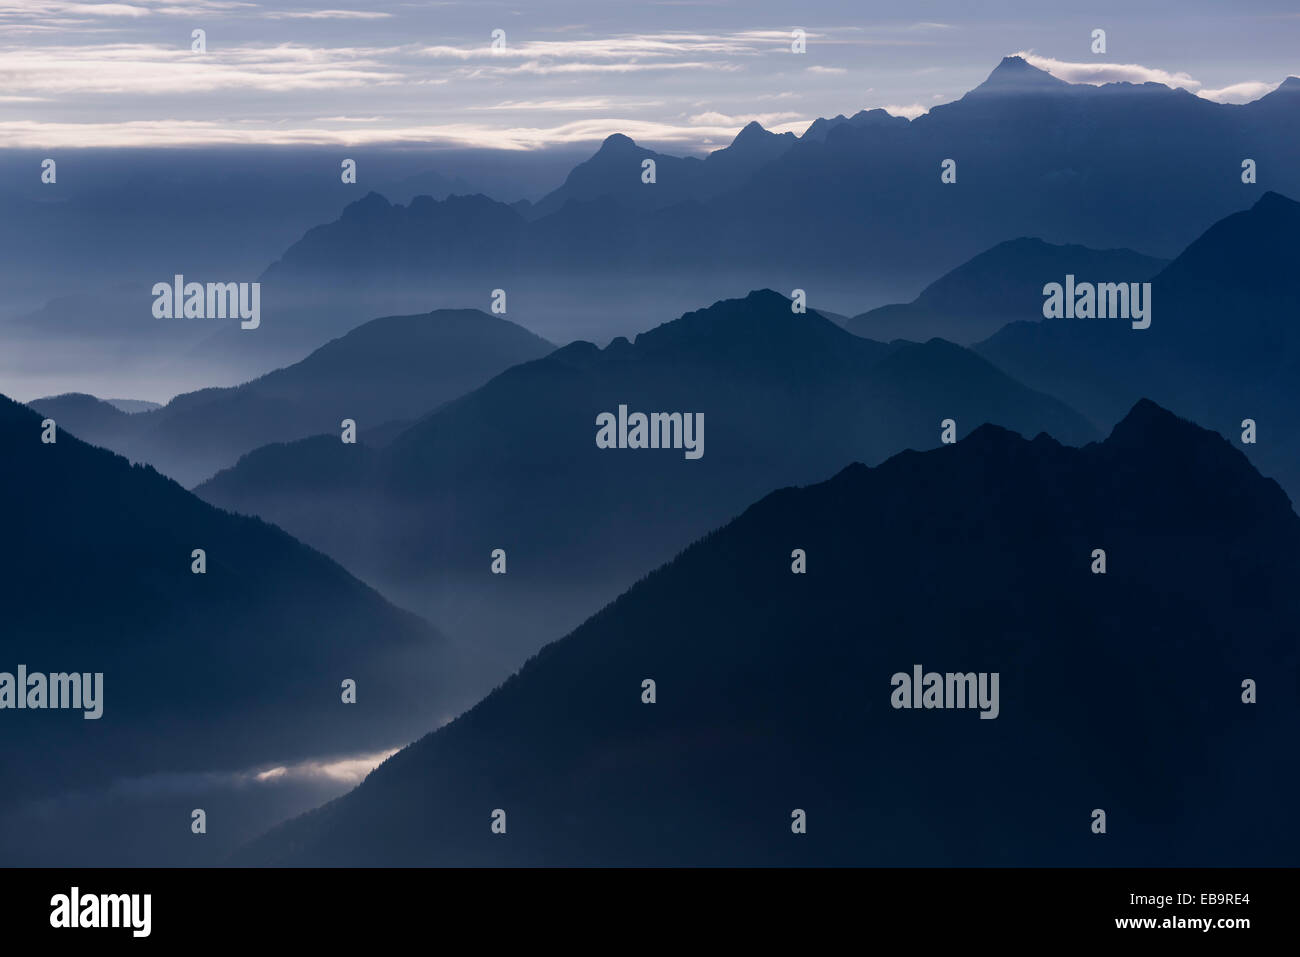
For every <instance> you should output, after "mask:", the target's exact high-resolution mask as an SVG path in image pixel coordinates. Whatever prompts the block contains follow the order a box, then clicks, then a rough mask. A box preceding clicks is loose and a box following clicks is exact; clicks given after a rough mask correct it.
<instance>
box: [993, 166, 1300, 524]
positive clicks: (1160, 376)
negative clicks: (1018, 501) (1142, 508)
mask: <svg viewBox="0 0 1300 957" xmlns="http://www.w3.org/2000/svg"><path fill="white" fill-rule="evenodd" d="M1298 253H1300V203H1296V202H1295V201H1293V200H1291V199H1288V198H1287V197H1285V196H1282V195H1280V194H1279V193H1276V192H1266V193H1265V194H1264V195H1263V196H1262V197H1260V199H1259V200H1258V201H1257V202H1255V204H1254V205H1253V206H1251V207H1250V208H1249V209H1247V210H1243V211H1242V212H1238V213H1234V214H1232V215H1231V216H1228V217H1226V218H1224V219H1222V220H1221V221H1219V222H1217V223H1215V224H1214V225H1213V226H1212V227H1210V228H1209V229H1208V230H1206V232H1205V234H1204V235H1203V236H1201V237H1200V238H1199V239H1197V240H1196V241H1195V242H1193V243H1192V244H1191V245H1189V246H1188V247H1187V249H1185V250H1184V251H1183V252H1182V253H1181V254H1180V255H1179V256H1178V257H1177V258H1176V259H1175V260H1174V261H1173V262H1172V263H1170V264H1169V265H1168V266H1166V267H1165V268H1164V269H1163V270H1162V271H1161V272H1160V273H1159V274H1158V275H1156V276H1155V277H1154V278H1153V279H1152V280H1151V297H1150V300H1151V302H1150V305H1151V325H1150V328H1147V329H1134V328H1132V325H1131V323H1130V322H1128V321H1124V320H1122V319H1079V318H1061V319H1037V318H1036V321H1032V322H1017V323H1013V324H1011V325H1008V326H1007V327H1006V328H1004V329H1002V330H1001V331H1000V332H998V333H997V334H996V335H994V336H992V337H991V338H989V339H987V340H986V341H984V342H982V343H980V344H979V345H978V346H976V347H975V348H976V350H977V351H978V352H979V353H980V354H981V355H984V356H985V357H987V358H988V359H989V360H990V361H991V362H993V363H995V364H996V365H997V366H998V367H999V368H1001V369H1004V370H1005V371H1007V372H1008V373H1010V374H1011V375H1013V376H1015V377H1016V378H1017V379H1019V380H1021V381H1023V382H1025V383H1027V384H1029V385H1030V386H1031V387H1033V388H1038V389H1043V390H1044V391H1048V392H1050V393H1051V394H1052V395H1055V396H1059V397H1060V398H1061V399H1063V400H1064V401H1066V402H1068V403H1069V404H1070V405H1071V406H1072V407H1074V408H1076V409H1079V410H1080V411H1082V412H1083V413H1085V414H1086V415H1087V416H1089V418H1090V419H1091V420H1092V421H1093V422H1095V423H1097V424H1099V425H1104V424H1105V423H1108V422H1114V421H1115V420H1116V419H1118V418H1119V416H1121V415H1122V414H1123V412H1124V409H1125V408H1127V407H1128V406H1129V405H1130V404H1131V403H1133V402H1135V401H1136V400H1137V399H1138V398H1139V397H1141V396H1150V397H1152V398H1153V399H1155V400H1156V401H1158V402H1160V403H1161V404H1163V405H1165V406H1167V407H1168V408H1172V409H1175V410H1176V411H1178V412H1179V413H1180V414H1183V415H1187V416H1190V417H1192V418H1194V419H1195V420H1196V421H1198V422H1201V423H1203V424H1205V425H1207V426H1211V427H1213V428H1215V429H1217V430H1218V431H1220V432H1221V433H1222V434H1223V435H1225V436H1227V437H1228V438H1230V439H1231V440H1232V441H1233V442H1234V443H1236V444H1239V445H1240V447H1241V448H1243V450H1244V451H1246V452H1247V453H1248V454H1249V455H1250V456H1251V458H1252V460H1253V461H1254V462H1255V463H1256V464H1257V466H1258V467H1259V469H1260V471H1262V472H1263V473H1264V474H1265V475H1268V476H1270V477H1274V478H1277V479H1278V481H1280V482H1281V483H1282V485H1283V487H1284V488H1286V489H1287V491H1288V492H1289V494H1290V495H1291V497H1292V499H1293V500H1300V455H1297V451H1296V450H1297V449H1300V332H1298V331H1297V326H1296V321H1295V317H1296V316H1300V290H1297V287H1296V284H1295V281H1294V279H1293V278H1292V273H1293V272H1294V265H1295V262H1296V260H1297V254H1298ZM1048 278H1049V279H1054V281H1056V282H1058V283H1059V282H1063V281H1064V275H1058V276H1055V277H1048ZM1122 279H1123V276H1122V274H1117V273H1110V274H1103V273H1096V274H1085V273H1080V274H1079V275H1078V276H1077V281H1078V282H1081V283H1082V282H1084V281H1092V282H1097V281H1115V280H1122ZM1036 298H1037V302H1038V304H1039V307H1040V308H1041V303H1042V302H1043V296H1042V295H1041V290H1040V295H1039V296H1038V297H1036ZM1040 315H1041V314H1040ZM1247 419H1250V420H1252V421H1253V422H1254V423H1255V426H1256V427H1255V429H1254V438H1255V439H1256V441H1255V442H1254V443H1253V444H1249V443H1247V444H1241V443H1242V436H1243V433H1244V432H1245V431H1246V430H1247V426H1246V425H1243V423H1244V422H1245V420H1247Z"/></svg>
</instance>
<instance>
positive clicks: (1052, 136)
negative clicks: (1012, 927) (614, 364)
mask: <svg viewBox="0 0 1300 957" xmlns="http://www.w3.org/2000/svg"><path fill="white" fill-rule="evenodd" d="M1298 112H1300V78H1295V77H1292V78H1289V79H1288V80H1286V81H1285V82H1284V83H1282V84H1281V85H1280V86H1279V87H1278V88H1277V89H1276V90H1274V91H1273V92H1271V93H1269V94H1267V95H1265V96H1263V97H1261V98H1260V99H1258V100H1256V101H1254V102H1251V103H1248V104H1244V105H1232V104H1222V103H1216V102H1212V101H1210V100H1207V99H1205V98H1203V97H1198V96H1195V95H1193V94H1191V93H1189V92H1187V91H1186V90H1182V89H1173V88H1170V87H1167V86H1164V85H1161V84H1157V83H1144V84H1131V83H1107V84H1103V85H1100V86H1094V85H1091V84H1071V83H1066V82H1064V81H1061V80H1058V79H1056V78H1055V77H1053V76H1051V75H1050V74H1048V73H1046V72H1045V71H1043V70H1040V69H1037V68H1036V67H1034V66H1031V65H1030V64H1029V63H1028V62H1027V61H1026V60H1025V59H1023V58H1022V57H1019V56H1014V57H1007V58H1005V59H1004V60H1003V61H1002V62H1001V63H1000V64H999V65H998V66H997V68H996V69H994V70H993V72H992V73H991V74H990V76H989V77H988V79H987V80H986V81H985V82H984V83H982V84H981V85H979V86H978V87H976V88H975V89H973V90H971V91H970V92H969V93H967V94H966V95H965V96H963V97H961V98H960V99H958V100H956V101H954V102H951V103H945V104H941V105H938V106H935V107H933V108H932V109H931V110H930V111H929V112H927V113H926V114H924V115H922V116H919V117H917V118H916V119H914V120H911V121H908V120H905V119H902V118H898V117H891V116H889V115H888V114H885V113H883V112H882V111H868V112H866V113H862V114H858V115H857V116H855V117H852V118H842V117H840V118H836V120H834V121H819V122H818V123H815V124H813V126H812V127H810V128H809V130H808V131H806V132H805V134H804V135H803V136H802V137H794V136H792V135H777V134H773V133H770V132H768V131H765V130H762V129H761V128H760V127H757V126H755V125H753V124H751V125H750V126H747V127H746V128H745V129H744V130H742V132H741V134H740V135H739V136H738V137H737V138H736V140H735V142H733V143H732V144H731V145H730V146H729V147H727V148H726V149H725V150H720V151H718V152H716V153H713V154H711V155H710V156H709V157H707V158H706V159H692V158H676V157H671V156H665V155H662V154H659V153H656V152H654V151H651V150H648V149H646V148H644V147H640V146H638V145H637V144H635V143H634V142H633V141H632V140H630V139H629V138H628V137H626V136H624V135H622V134H614V135H612V136H610V137H609V138H608V139H606V140H605V142H604V143H603V144H602V145H601V147H600V149H599V150H598V151H597V152H596V154H595V155H594V156H593V157H592V158H591V159H589V160H588V161H586V162H585V163H582V164H579V166H577V167H576V168H575V169H574V170H573V172H572V173H571V174H570V176H569V177H568V179H567V180H566V181H565V183H563V184H562V185H561V186H560V187H559V188H558V189H557V190H555V191H554V192H552V193H551V194H549V195H548V196H546V197H544V198H542V199H541V200H540V201H539V202H538V203H536V204H535V205H534V206H532V207H530V208H528V209H520V208H515V207H512V206H508V205H505V204H503V203H500V202H496V201H494V200H492V199H490V198H489V197H487V196H483V195H477V196H459V197H457V196H453V197H449V198H448V199H446V200H444V201H441V202H438V201H435V200H433V199H431V198H416V199H415V200H413V201H412V202H411V203H410V204H409V205H407V206H398V205H393V204H392V203H390V202H389V201H388V200H386V199H384V198H383V197H382V196H381V195H379V194H377V193H376V194H372V195H369V196H366V197H365V198H364V199H361V200H359V201H358V202H356V203H354V204H353V205H352V206H351V207H349V208H348V210H346V211H345V212H344V214H343V216H341V217H340V218H339V219H338V220H337V221H335V222H333V223H329V224H326V225H322V226H319V227H317V228H315V229H313V230H311V231H309V232H308V233H307V234H306V235H305V236H304V237H303V239H302V240H300V241H299V242H298V243H295V244H294V245H293V246H291V247H290V248H288V249H287V250H286V251H285V252H284V254H283V256H281V257H280V259H279V260H278V261H277V262H275V263H274V264H272V265H271V266H270V268H268V269H267V271H266V272H265V274H264V275H263V277H262V281H263V282H264V283H265V285H266V287H267V293H266V294H267V302H268V303H274V305H273V306H268V310H271V311H273V312H274V314H275V315H278V316H280V317H281V319H280V322H281V323H282V324H283V325H284V326H286V327H293V326H296V325H299V324H301V323H306V322H315V323H317V324H318V325H319V324H321V323H324V322H326V321H328V317H329V316H331V315H334V314H335V313H337V312H339V311H344V312H346V311H347V310H348V309H350V308H351V305H350V304H351V302H353V301H354V300H355V299H356V298H365V297H375V296H381V297H384V302H385V305H384V307H383V308H385V309H390V308H391V309H393V310H394V311H396V310H398V309H400V308H402V307H401V305H400V304H401V303H403V302H407V301H427V300H428V297H429V296H430V295H431V294H433V293H434V292H435V291H436V290H441V291H442V292H443V294H444V295H446V294H448V293H450V294H451V295H454V296H457V297H463V298H464V300H465V301H466V302H467V303H473V304H477V303H480V302H482V301H485V299H486V297H487V295H488V292H489V290H491V289H493V288H505V289H507V290H509V291H510V292H512V293H518V297H517V301H518V302H519V304H520V307H521V308H526V309H528V310H529V312H527V313H521V315H524V316H525V320H524V321H526V322H527V323H528V324H529V325H530V326H531V327H532V328H535V329H538V330H539V331H541V332H544V333H546V334H548V335H550V337H551V338H571V337H572V335H571V334H567V333H566V334H565V335H562V336H557V334H554V333H551V332H549V331H548V330H550V329H552V328H558V327H559V326H560V324H562V323H568V324H569V325H568V326H566V328H572V325H573V324H574V323H584V324H586V325H588V326H592V325H594V324H595V322H596V314H594V313H593V312H592V310H596V311H597V313H598V312H599V311H600V310H601V308H602V305H603V303H605V302H608V301H610V297H611V296H613V295H616V294H617V293H616V292H615V291H614V290H622V296H621V297H620V298H621V300H622V302H623V304H624V308H623V309H621V310H620V313H621V315H620V319H621V321H622V323H623V325H619V326H617V327H613V328H611V327H610V326H609V323H610V321H611V318H612V317H610V316H608V315H604V316H603V318H604V321H605V325H606V328H609V329H610V334H619V333H622V334H630V333H631V332H633V331H635V330H636V329H637V328H644V325H645V323H646V320H647V318H648V315H649V314H650V313H652V312H653V311H655V310H658V311H660V312H662V311H663V310H664V309H665V308H668V307H669V304H670V303H677V302H680V298H676V297H679V296H681V295H688V296H692V297H694V299H695V301H699V300H700V299H701V298H705V294H706V291H707V290H709V289H716V286H715V285H712V284H711V280H710V277H725V279H726V281H728V282H730V283H731V284H732V288H735V286H736V285H738V284H743V286H744V287H746V288H754V287H756V286H761V285H768V286H772V287H774V288H779V289H782V290H786V291H788V290H792V289H794V288H803V289H806V290H809V294H810V297H811V301H814V302H815V303H816V304H819V305H823V306H825V307H827V308H831V309H835V310H837V311H841V312H843V311H845V306H846V304H847V302H848V300H849V299H850V297H853V298H856V299H857V301H858V302H859V303H860V304H861V305H864V306H874V305H876V304H884V303H887V302H890V301H898V299H897V297H898V295H899V294H900V293H903V292H905V291H906V290H909V289H910V290H911V292H912V294H914V293H915V290H916V289H918V288H920V287H921V286H922V285H924V284H925V283H927V282H930V281H932V280H933V279H934V278H935V277H936V276H938V275H942V274H943V273H944V272H947V271H949V270H951V269H953V268H955V267H957V266H958V265H960V264H961V263H963V262H965V261H967V260H969V259H971V257H973V256H975V255H977V254H978V253H980V252H981V251H982V250H986V249H988V248H990V247H992V246H994V245H995V244H997V243H1000V242H1003V241H1006V240H1007V239H1009V238H1011V237H1015V236H1036V237H1039V238H1041V239H1042V240H1043V241H1044V242H1047V243H1052V244H1064V243H1074V244H1081V245H1084V246H1088V247H1092V248H1101V249H1111V248H1115V247H1121V248H1126V249H1133V250H1139V251H1141V252H1142V253H1143V254H1145V255H1148V256H1155V257H1165V256H1172V255H1174V254H1175V253H1176V252H1177V251H1178V250H1179V249H1181V248H1183V247H1184V246H1186V245H1187V244H1188V243H1189V242H1191V241H1192V240H1193V239H1194V238H1195V237H1196V236H1197V235H1198V234H1199V232H1200V231H1201V229H1203V227H1204V223H1205V222H1207V221H1213V220H1216V219H1218V218H1221V217H1223V216H1226V215H1228V214H1230V213H1231V212H1233V211H1235V210H1236V209H1238V208H1240V206H1241V205H1242V204H1243V198H1244V197H1246V196H1249V195H1250V193H1251V191H1252V190H1256V189H1259V188H1261V187H1257V186H1251V185H1246V184H1243V182H1242V163H1243V160H1244V159H1247V158H1249V159H1253V160H1254V161H1255V162H1256V165H1257V171H1258V177H1259V183H1261V184H1264V188H1271V189H1274V190H1279V191H1282V192H1291V193H1296V192H1297V191H1300V171H1297V170H1296V167H1295V164H1294V163H1293V162H1291V157H1292V156H1294V155H1295V154H1296V152H1297V151H1298V150H1300V132H1298V131H1300V124H1297V123H1295V122H1294V118H1295V117H1296V115H1297V113H1298ZM1117 144H1118V145H1119V148H1117ZM1135 157H1137V158H1142V159H1134V158H1135ZM1163 157H1168V159H1167V160H1166V159H1162V158H1163ZM1175 158H1176V159H1175ZM647 159H651V160H654V162H655V163H656V170H657V175H656V179H655V182H654V183H653V184H649V183H645V182H643V181H642V173H643V166H642V164H643V162H644V161H645V160H647ZM948 159H951V160H954V161H955V163H956V181H955V182H952V183H944V182H942V181H941V179H940V174H941V172H942V169H941V164H942V163H943V161H945V160H948ZM1097 197H1104V199H1101V200H1098V199H1097ZM812 224H815V226H814V225H812ZM665 275H670V276H672V277H673V283H671V284H669V285H667V288H662V289H661V290H660V291H659V292H658V293H657V294H656V293H655V292H654V285H653V284H652V282H651V280H652V279H653V278H658V277H663V276H665ZM593 284H597V285H593ZM662 285H664V284H662V283H661V286H662ZM708 298H716V296H710V297H708ZM860 308H861V306H860ZM986 331H991V330H986ZM592 338H594V337H592Z"/></svg>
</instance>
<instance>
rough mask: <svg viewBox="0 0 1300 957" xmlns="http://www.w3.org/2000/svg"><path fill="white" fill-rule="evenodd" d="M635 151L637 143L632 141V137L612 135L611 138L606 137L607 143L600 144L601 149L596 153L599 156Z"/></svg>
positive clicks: (619, 134) (620, 134) (618, 134)
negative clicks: (601, 154)
mask: <svg viewBox="0 0 1300 957" xmlns="http://www.w3.org/2000/svg"><path fill="white" fill-rule="evenodd" d="M634 149H636V141H635V140H634V139H632V137H630V136H625V135H624V134H622V133H611V134H609V136H607V137H605V141H604V142H603V143H601V144H600V149H599V150H597V151H596V152H597V154H600V153H613V152H618V153H622V152H625V151H627V150H634Z"/></svg>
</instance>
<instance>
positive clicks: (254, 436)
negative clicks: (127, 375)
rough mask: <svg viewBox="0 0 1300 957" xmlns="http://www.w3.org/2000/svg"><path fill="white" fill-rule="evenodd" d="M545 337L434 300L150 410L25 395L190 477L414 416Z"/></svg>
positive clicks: (62, 418)
mask: <svg viewBox="0 0 1300 957" xmlns="http://www.w3.org/2000/svg"><path fill="white" fill-rule="evenodd" d="M553 348H554V346H552V345H551V344H550V343H549V342H547V341H546V340H545V339H541V338H539V337H538V336H535V335H533V334H532V333H530V332H528V331H527V330H525V329H523V328H522V327H520V326H517V325H515V324H514V323H512V322H507V321H505V320H504V319H500V318H497V317H494V316H489V315H487V314H486V313H483V312H479V311H478V310H473V309H461V310H456V309H439V310H437V311H435V312H432V313H429V314H427V315H419V316H389V317H388V318H385V319H375V320H373V321H371V322H367V323H365V324H364V325H362V326H359V327H358V328H356V329H354V330H353V331H352V332H349V333H348V334H347V335H345V336H342V337H341V338H339V339H335V340H333V341H331V342H329V343H327V344H326V345H324V346H322V347H321V348H319V349H317V350H316V351H315V352H313V353H312V354H311V355H309V356H308V357H307V358H305V359H303V360H302V361H301V362H297V363H295V364H293V365H291V366H289V367H287V368H284V369H277V370H276V371H274V372H271V373H268V374H267V375H264V376H262V377H260V378H258V379H255V380H253V381H252V382H248V383H245V384H244V385H241V386H237V387H234V388H228V389H202V390H200V391H198V392H190V393H186V394H184V395H179V396H177V397H176V398H174V399H173V400H172V401H171V402H169V403H168V404H167V405H166V406H165V407H162V408H159V409H156V410H152V411H145V412H140V413H136V414H133V415H127V414H124V413H122V412H120V411H119V410H118V409H116V408H114V407H113V406H111V405H109V404H108V403H105V402H99V401H98V400H96V399H94V398H92V397H90V396H84V395H80V396H79V395H70V396H56V397H53V398H51V399H39V400H37V401H35V402H32V403H30V404H31V406H32V407H33V408H35V409H37V410H38V411H39V412H41V414H42V415H49V416H51V417H53V418H54V419H55V421H57V422H58V423H59V424H60V425H62V426H64V427H65V428H68V429H70V430H72V431H73V432H74V433H75V434H77V435H78V436H80V437H82V438H84V439H85V440H86V441H88V442H92V443H94V444H96V445H101V446H104V447H106V448H110V449H112V450H114V451H116V452H120V453H122V454H123V455H126V456H128V457H130V458H131V459H133V460H136V461H144V462H148V463H149V464H151V465H153V466H154V467H155V468H157V469H158V470H159V471H161V472H163V473H165V474H167V475H170V476H172V477H173V478H175V479H177V481H180V482H182V483H183V484H185V485H193V484H195V483H196V482H199V481H201V480H202V479H205V478H207V477H209V476H211V475H212V474H213V473H214V472H216V471H217V470H218V469H221V468H225V467H227V466H230V465H233V464H234V463H235V462H236V461H237V460H238V459H239V457H240V456H241V455H243V454H244V453H245V452H248V451H250V450H251V449H254V448H257V447H258V446H261V445H265V444H267V443H269V442H283V441H290V440H293V439H299V438H305V437H306V436H309V435H318V434H320V433H322V432H329V433H331V434H332V435H333V436H334V438H335V439H336V440H338V439H339V436H340V434H341V428H340V425H341V422H342V421H343V420H344V419H347V418H350V419H353V420H354V421H355V422H356V424H357V437H358V440H359V441H363V442H364V441H368V440H369V432H370V429H371V428H373V427H377V426H380V425H383V424H385V423H388V422H390V421H392V420H394V419H404V420H412V419H415V418H418V417H419V416H422V415H424V414H425V413H427V412H429V411H431V410H432V409H434V408H436V407H437V406H439V405H441V404H442V403H443V402H446V401H447V400H449V399H453V398H456V397H457V396H460V395H463V394H464V393H466V392H468V391H470V390H471V389H473V388H475V387H477V386H479V385H482V384H483V383H484V382H486V381H487V380H488V379H490V378H492V377H493V376H495V375H496V374H497V373H499V372H501V371H503V370H505V369H507V368H509V367H510V366H512V365H516V364H517V363H520V362H525V361H527V360H529V359H535V358H538V357H539V356H543V355H545V354H546V353H548V352H550V351H551V350H552V349H553Z"/></svg>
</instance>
